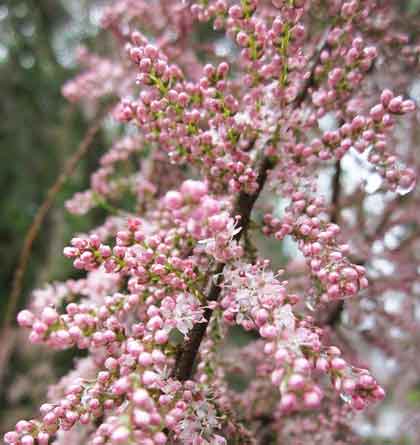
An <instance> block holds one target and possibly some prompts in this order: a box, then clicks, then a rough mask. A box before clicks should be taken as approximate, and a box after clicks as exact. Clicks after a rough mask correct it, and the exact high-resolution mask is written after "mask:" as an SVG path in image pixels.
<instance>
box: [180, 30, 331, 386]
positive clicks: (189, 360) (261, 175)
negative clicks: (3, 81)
mask: <svg viewBox="0 0 420 445" xmlns="http://www.w3.org/2000/svg"><path fill="white" fill-rule="evenodd" d="M328 32H329V30H328V29H327V31H326V32H325V33H324V36H323V38H322V39H321V42H320V44H319V45H318V47H317V50H316V54H315V57H314V59H313V62H312V66H311V74H310V76H309V77H308V79H307V80H306V82H305V83H304V85H303V86H302V89H301V91H300V93H299V94H298V95H297V97H296V99H295V100H294V103H293V105H294V108H298V107H299V106H300V105H301V104H302V103H303V101H304V100H305V99H306V96H307V93H308V90H309V88H310V87H311V86H312V85H313V84H314V74H315V67H316V65H317V64H318V61H319V57H320V53H321V51H322V50H323V49H324V48H325V46H326V44H327V43H326V41H327V36H328ZM272 167H273V165H272V162H271V160H270V159H269V158H268V157H264V158H263V159H262V160H261V162H260V165H259V167H258V176H257V184H258V188H257V190H256V191H255V192H254V193H253V194H247V193H245V192H241V193H240V194H239V196H238V198H237V200H236V203H235V206H234V209H233V212H232V214H233V215H234V216H236V215H239V216H240V220H239V228H240V229H241V230H240V231H239V232H238V233H237V234H236V235H235V237H234V239H235V240H236V241H239V240H240V238H241V237H242V234H243V233H244V232H246V230H247V228H248V225H249V222H250V217H251V213H252V209H253V207H254V204H255V202H256V201H257V199H258V197H259V195H260V193H261V191H262V189H263V188H264V185H265V182H266V180H267V175H268V170H269V169H271V168H272ZM224 267H225V264H224V263H218V264H217V265H216V267H215V270H214V271H213V274H212V277H217V278H216V279H215V280H214V279H212V278H210V284H209V291H208V293H207V302H211V301H216V300H217V299H218V298H219V295H220V292H221V287H220V281H221V279H222V278H221V276H222V272H223V269H224ZM212 312H213V311H212V310H211V309H210V308H208V307H207V308H206V309H205V311H204V319H205V321H204V322H203V323H197V324H195V325H194V327H193V329H192V330H191V332H190V335H189V338H188V340H187V341H186V342H185V343H184V345H183V347H182V349H181V352H180V353H179V355H178V357H177V359H176V363H175V368H174V375H175V377H176V378H177V379H178V380H180V381H185V380H188V379H190V378H191V376H192V373H193V368H194V362H195V358H196V356H197V353H198V350H199V348H200V344H201V341H202V339H203V337H204V335H205V333H206V329H207V326H208V324H209V321H210V318H211V316H212Z"/></svg>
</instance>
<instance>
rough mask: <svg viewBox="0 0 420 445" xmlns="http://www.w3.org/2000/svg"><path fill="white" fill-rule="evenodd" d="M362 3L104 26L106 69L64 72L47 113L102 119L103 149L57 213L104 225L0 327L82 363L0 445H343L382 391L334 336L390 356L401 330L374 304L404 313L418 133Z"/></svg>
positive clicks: (384, 41)
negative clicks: (63, 273)
mask: <svg viewBox="0 0 420 445" xmlns="http://www.w3.org/2000/svg"><path fill="white" fill-rule="evenodd" d="M377 3H380V4H381V5H380V6H378V5H377ZM383 3H384V5H382V2H375V1H362V0H351V1H341V0H339V1H338V0H328V1H326V2H324V1H317V0H312V1H310V0H273V1H269V0H240V1H239V0H238V1H236V0H235V1H233V0H232V1H230V0H229V1H228V0H208V1H196V2H188V1H172V0H171V1H170V0H153V1H142V0H138V1H132V0H117V1H115V2H112V3H111V4H110V5H109V6H108V7H106V8H105V10H104V15H103V19H102V24H103V26H104V27H105V28H106V29H108V30H109V31H110V32H111V33H112V34H113V35H114V36H115V38H116V40H117V48H118V49H119V53H118V54H117V57H116V58H115V60H114V59H111V58H110V59H109V60H108V59H104V58H99V57H98V56H94V55H93V54H90V53H88V52H87V51H82V52H81V53H80V59H81V61H82V63H83V65H84V66H85V71H84V72H83V73H82V74H81V75H79V76H78V77H76V78H75V79H74V80H71V81H69V82H68V83H67V84H66V85H65V86H64V88H63V93H64V95H65V96H66V97H67V98H68V99H69V100H72V101H77V102H88V103H89V104H90V105H92V104H93V105H94V106H95V107H100V106H101V102H102V101H103V99H105V98H107V99H109V98H110V96H111V97H114V98H115V97H118V104H117V105H116V106H115V107H114V108H113V109H112V111H111V113H110V114H111V116H112V117H113V118H114V122H115V125H119V126H120V127H121V128H122V131H121V132H120V134H121V133H122V136H121V138H120V139H117V140H115V141H114V143H113V145H112V146H111V147H110V148H109V150H108V151H107V152H106V153H105V154H103V155H102V157H101V158H100V166H99V169H98V170H97V171H95V172H94V173H93V174H92V176H91V183H90V188H89V189H88V190H86V191H84V192H80V193H77V194H76V195H75V196H74V197H73V198H72V199H70V200H69V201H68V202H67V204H66V206H67V209H68V210H69V211H70V212H72V213H74V214H78V215H84V214H85V213H87V212H88V211H89V210H91V209H92V208H94V207H96V206H99V207H102V208H104V209H105V210H107V211H108V212H109V213H110V215H109V216H108V217H107V219H106V220H105V221H104V224H103V225H102V226H100V227H97V228H95V229H93V230H92V231H91V232H90V233H86V234H77V235H76V236H75V237H74V238H72V239H71V240H70V242H69V245H68V246H67V247H65V248H64V255H65V256H66V257H67V258H68V259H70V260H71V261H72V262H73V265H74V267H75V268H76V269H78V270H79V271H81V272H82V273H83V274H84V277H83V278H80V279H78V280H68V281H66V282H63V283H53V284H51V285H49V286H48V287H46V288H45V289H41V290H37V291H35V292H34V297H33V301H32V304H31V306H30V307H29V309H25V310H23V311H21V312H20V313H19V315H18V322H19V324H20V325H21V326H23V327H25V328H27V329H29V331H30V333H29V341H30V342H32V343H37V344H44V345H46V346H48V347H51V348H56V349H67V348H78V349H83V350H86V353H87V356H86V358H83V359H81V360H79V361H78V363H77V365H76V369H75V370H74V371H73V372H72V373H70V374H69V375H68V376H67V377H64V378H63V379H62V381H61V382H60V383H59V384H58V385H57V387H54V390H51V391H50V395H49V400H48V402H47V403H46V404H44V405H42V406H41V408H40V417H39V418H38V419H36V420H31V421H19V422H18V423H17V424H16V428H15V430H14V431H11V432H9V433H7V434H6V435H5V442H6V443H7V444H11V445H48V444H55V445H65V444H66V443H69V442H68V440H70V442H71V443H72V444H74V445H82V444H91V445H106V444H110V445H120V444H121V445H122V444H124V445H125V444H127V445H128V444H143V445H165V444H168V445H169V444H185V445H225V444H249V445H251V444H257V443H258V444H264V445H266V444H269V443H279V444H280V443H286V442H285V441H284V438H285V437H288V438H290V442H287V443H291V444H296V445H297V444H302V443H309V442H308V441H307V437H308V435H310V436H311V437H312V438H313V441H314V442H313V443H314V444H315V443H316V444H318V443H319V444H321V443H322V444H323V445H325V444H330V443H331V444H332V443H335V444H337V443H341V444H344V443H349V444H350V443H354V444H356V443H358V442H357V438H356V434H355V431H352V429H351V426H350V424H351V418H352V417H351V413H352V412H353V411H355V410H356V411H361V410H363V409H365V408H368V407H372V405H373V404H374V403H375V402H378V401H381V400H382V399H383V398H384V397H385V390H384V389H383V387H382V386H381V385H380V384H379V383H378V381H377V380H376V379H375V378H374V377H373V375H374V374H375V373H374V372H373V373H372V374H371V372H370V371H369V370H368V369H367V368H368V367H369V365H375V363H372V362H370V361H369V360H368V359H364V360H363V359H362V358H360V357H359V356H358V352H359V351H358V344H357V343H358V342H357V341H356V342H354V338H353V337H352V335H350V334H354V335H359V334H360V336H361V337H363V335H365V334H366V333H367V334H366V335H365V338H364V339H363V341H364V342H366V344H367V345H372V344H373V346H372V347H375V348H379V349H380V350H381V351H385V353H387V354H388V353H389V348H390V347H391V346H389V345H390V344H391V343H392V345H394V346H393V347H395V349H396V350H398V353H396V354H400V355H403V354H406V356H407V355H409V354H411V353H412V352H413V351H415V347H413V349H410V352H407V351H405V350H404V348H401V347H400V345H401V343H403V342H404V341H405V340H407V336H408V335H410V333H412V332H413V331H415V327H416V325H417V323H418V315H416V313H417V312H418V309H419V307H418V305H417V306H416V307H414V306H415V305H416V304H417V303H413V307H411V309H410V313H411V314H412V315H410V317H411V318H409V319H407V318H405V317H404V313H402V311H398V310H394V312H392V311H391V312H390V311H388V309H387V304H388V306H389V303H387V302H388V300H387V298H389V296H388V297H387V296H386V292H388V291H390V292H391V291H392V292H395V294H398V295H399V296H400V297H401V295H402V297H401V299H402V300H403V302H404V304H405V303H407V302H408V301H411V300H409V297H410V295H411V294H413V295H414V294H416V295H418V294H419V288H418V281H417V287H416V286H415V285H414V284H413V285H412V283H415V280H416V279H417V280H418V263H419V260H420V257H419V255H418V251H417V253H416V252H415V251H414V250H415V249H414V248H413V246H415V244H416V243H418V242H419V230H418V221H416V209H417V208H418V207H417V206H418V203H417V201H418V200H419V196H418V191H417V190H415V178H416V176H417V174H418V173H419V167H418V165H420V164H419V162H418V161H419V159H418V158H419V157H418V155H416V153H415V152H414V151H413V147H414V148H415V141H414V135H415V130H416V127H417V126H418V122H417V115H416V110H415V109H416V106H415V102H414V101H413V100H412V99H410V98H409V97H408V94H409V92H410V88H412V85H411V83H410V82H411V78H410V79H409V78H407V74H406V73H402V71H404V70H403V68H401V66H403V63H410V64H411V65H412V66H415V67H416V66H417V64H418V62H419V56H418V54H419V51H418V47H417V46H413V45H409V44H408V39H404V38H402V37H401V35H402V34H396V33H397V30H398V23H399V22H398V21H397V19H396V16H395V8H396V7H395V5H394V4H393V2H391V1H384V2H383ZM376 8H379V11H380V14H379V13H378V18H377V19H373V18H372V15H374V14H376V11H377V9H376ZM387 24H388V25H391V24H392V25H393V26H395V32H391V31H388V29H387V26H386V25H387ZM203 33H204V34H206V35H207V36H210V38H211V39H210V40H209V41H207V40H206V39H204V37H203V35H204V34H203ZM398 35H399V36H400V38H399V37H398ZM209 42H210V43H209ZM396 42H399V43H398V45H399V47H398V45H397V43H396ZM400 47H403V50H401V51H400V50H399V49H398V48H400ZM396 48H397V49H396ZM416 48H417V49H416ZM396 53H398V54H396ZM397 56H398V57H401V60H400V59H398V60H397ZM402 60H404V62H403V61H402ZM387 63H389V65H390V69H392V70H394V71H396V72H397V73H398V74H397V76H398V75H401V76H403V77H402V79H400V80H399V81H398V82H394V83H392V82H393V79H389V78H387V75H386V73H385V74H384V73H383V72H382V71H384V65H385V64H387ZM398 69H399V71H397V70H398ZM388 84H389V86H390V87H392V88H393V90H394V91H395V93H394V92H392V91H391V90H390V89H388V88H387V87H386V85H388ZM417 87H418V85H417ZM115 134H117V132H115ZM349 165H350V167H349ZM361 174H363V175H364V176H360V175H361ZM354 176H355V177H356V182H357V181H359V182H358V183H357V184H356V185H354V181H355V180H354ZM360 177H362V180H360ZM371 177H374V178H376V179H377V180H378V178H379V180H378V181H379V183H380V184H379V186H378V187H377V188H376V190H375V192H374V194H369V193H368V191H367V190H366V189H367V188H366V187H365V184H363V180H364V181H365V182H368V180H369V178H371ZM325 182H327V183H328V186H327V189H328V190H325V189H326V187H325ZM413 189H414V190H413ZM409 191H413V193H412V194H410V195H407V197H405V196H404V197H401V195H406V194H407V193H408V192H409ZM372 198H373V199H374V201H372ZM369 199H370V201H369ZM399 205H403V206H404V207H403V208H402V209H401V210H400V211H398V209H399V207H398V206H399ZM270 237H272V238H271V239H270ZM267 240H269V241H268V242H269V244H270V246H271V248H270V249H267V247H266V246H267ZM407 240H408V242H406V241H407ZM290 242H292V244H293V248H287V245H288V244H287V243H290ZM289 245H290V244H289ZM264 246H265V247H264ZM268 250H270V252H272V251H273V250H274V252H275V253H274V254H272V253H270V254H268V253H267V252H268ZM291 252H292V253H291ZM269 256H272V257H273V261H270V260H268V259H266V258H267V257H269ZM280 256H282V257H283V258H282V261H281V264H282V266H281V267H282V270H280V271H278V272H277V273H275V272H274V266H273V264H277V263H278V257H280ZM287 257H291V258H290V260H289V261H287V259H288V258H287ZM416 267H417V269H416ZM390 268H391V270H393V271H395V274H397V273H398V272H401V273H404V277H405V280H398V279H397V278H396V277H395V275H394V276H393V275H392V273H389V272H388V271H389V270H390ZM283 269H284V270H283ZM402 281H404V283H403V282H402ZM393 295H394V294H392V295H391V299H392V298H393ZM407 304H408V303H407ZM373 307H374V308H377V310H376V312H375V311H374V310H372V308H373ZM401 307H402V305H401ZM416 311H417V312H416ZM419 313H420V312H419ZM339 323H342V324H343V328H342V329H341V331H340V332H338V330H336V329H335V328H336V327H337V324H339ZM369 323H370V324H369ZM366 325H368V326H369V328H367V329H366ZM394 325H396V326H398V329H399V333H398V335H396V334H395V335H394V334H392V330H391V329H387V328H386V327H387V326H394ZM342 331H345V333H344V334H343V332H342ZM238 332H239V334H238ZM346 332H347V333H349V335H345V334H346ZM235 333H236V334H235ZM235 335H236V336H239V337H240V338H242V337H246V338H247V339H248V342H249V343H248V344H247V345H246V346H244V347H242V348H234V345H235V341H237V339H235ZM383 335H389V336H390V341H389V342H388V343H389V344H388V345H386V343H387V341H385V342H384V341H382V342H381V341H379V339H380V338H381V336H383ZM391 337H393V338H391ZM372 339H373V340H372ZM391 340H392V342H391ZM361 342H362V340H361V339H359V343H361ZM365 346H366V345H365ZM387 348H388V349H387ZM234 349H235V350H234ZM364 349H365V350H367V349H368V348H367V347H365V348H364ZM392 353H394V352H392ZM405 358H407V357H405ZM402 371H403V368H402V367H401V372H402ZM395 375H396V374H395ZM243 376H245V377H246V378H245V380H246V382H247V383H246V384H245V385H244V388H241V390H236V389H235V382H236V380H235V379H239V380H240V381H241V379H242V377H243ZM381 379H383V380H384V383H385V384H388V387H390V386H392V378H391V377H388V378H387V377H384V376H379V377H378V380H381ZM232 381H233V382H234V384H233V385H231V383H232ZM236 383H237V382H236ZM299 425H301V426H302V428H299V427H298V426H299ZM334 429H336V430H337V437H344V439H343V440H342V441H341V442H336V441H335V439H334V437H335V436H334ZM289 436H290V437H289ZM340 440H341V439H340ZM347 440H348V441H347Z"/></svg>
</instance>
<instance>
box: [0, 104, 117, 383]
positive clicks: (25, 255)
mask: <svg viewBox="0 0 420 445" xmlns="http://www.w3.org/2000/svg"><path fill="white" fill-rule="evenodd" d="M108 111H109V108H106V109H105V111H103V112H102V113H100V114H99V116H98V117H97V118H96V119H95V121H94V123H93V124H92V125H91V126H90V127H89V129H88V130H87V132H86V134H85V137H84V138H83V140H82V142H81V143H80V145H79V147H78V148H77V150H76V151H75V152H74V154H73V155H72V156H71V157H70V158H69V159H68V161H67V162H66V164H65V165H64V169H63V171H62V172H61V173H60V175H59V176H58V177H57V179H56V181H55V182H54V184H53V185H52V186H51V188H50V189H49V190H48V192H47V196H46V197H45V199H44V201H43V203H42V204H41V207H39V209H38V211H37V213H36V215H35V218H34V219H33V221H32V224H31V225H30V227H29V229H28V231H27V232H26V236H25V239H24V241H23V247H22V250H21V253H20V256H19V261H18V265H17V267H16V269H15V273H14V277H13V285H12V291H11V293H10V296H9V299H8V302H7V307H6V311H5V316H4V320H3V327H2V338H3V339H6V338H8V337H9V335H10V329H11V326H12V322H13V319H14V316H15V312H16V308H17V305H18V302H19V297H20V295H21V292H22V283H23V278H24V276H25V272H26V269H27V266H28V262H29V259H30V256H31V252H32V246H33V243H34V241H35V239H36V237H37V236H38V233H39V231H40V229H41V226H42V223H43V222H44V220H45V217H46V215H47V213H48V211H49V210H50V208H51V206H52V205H53V203H54V199H55V198H56V196H57V194H58V193H59V192H60V190H61V188H62V187H63V185H64V183H65V182H66V181H67V179H68V178H69V177H70V176H71V175H72V174H73V173H74V171H75V169H76V167H77V165H78V163H79V161H80V160H81V159H82V158H83V157H84V156H85V155H86V153H87V152H88V151H89V148H90V147H91V144H92V142H93V140H94V137H95V135H96V134H97V133H98V131H99V129H100V128H101V125H102V122H103V120H104V117H105V116H106V115H107V113H108ZM10 343H11V344H10ZM12 346H13V342H6V341H4V342H2V347H1V348H0V381H1V378H2V375H3V371H4V368H5V363H6V361H7V357H8V356H9V353H10V351H11V349H12Z"/></svg>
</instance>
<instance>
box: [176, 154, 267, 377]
mask: <svg viewBox="0 0 420 445" xmlns="http://www.w3.org/2000/svg"><path fill="white" fill-rule="evenodd" d="M270 168H272V162H271V161H270V160H269V158H267V157H264V158H263V159H262V161H261V163H260V166H259V170H258V177H257V184H258V187H257V190H256V191H255V192H254V193H253V194H251V195H249V194H248V193H245V192H241V193H239V196H238V199H237V200H236V203H235V206H234V209H233V212H232V214H233V215H235V216H236V215H239V216H240V220H239V228H240V229H241V230H240V231H239V232H238V233H237V234H236V235H235V237H234V239H235V240H236V241H239V240H240V238H241V236H242V234H243V233H245V232H246V231H247V229H248V226H249V222H250V218H251V212H252V209H253V207H254V204H255V201H256V200H257V199H258V196H259V195H260V193H261V190H262V189H263V187H264V184H265V182H266V180H267V175H268V170H269V169H270ZM224 267H225V264H224V263H218V264H217V265H216V267H215V269H214V271H213V273H212V275H211V278H210V289H209V291H208V294H207V302H211V301H217V299H218V298H219V295H220V292H221V290H222V289H221V287H220V280H221V274H222V272H223V269H224ZM213 277H217V278H216V280H213ZM212 313H213V311H212V310H211V309H210V308H208V307H207V308H206V309H205V311H204V319H205V320H206V321H205V322H203V323H197V324H196V325H194V327H193V329H192V330H191V333H190V336H189V339H188V341H186V343H185V344H184V347H183V349H182V352H181V354H180V355H179V357H178V360H177V363H176V365H175V376H176V377H177V378H178V379H179V380H181V381H184V380H188V379H189V378H190V377H191V374H192V371H193V366H194V360H195V357H196V355H197V352H198V349H199V347H200V344H201V341H202V339H203V337H204V334H205V332H206V329H207V326H208V324H209V321H210V318H211V316H212Z"/></svg>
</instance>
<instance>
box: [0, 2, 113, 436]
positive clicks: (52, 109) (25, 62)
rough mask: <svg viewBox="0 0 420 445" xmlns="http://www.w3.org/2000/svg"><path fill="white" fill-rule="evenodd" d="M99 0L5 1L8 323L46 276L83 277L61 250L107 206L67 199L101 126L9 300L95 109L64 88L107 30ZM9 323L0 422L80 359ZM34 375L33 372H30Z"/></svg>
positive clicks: (2, 234) (99, 145)
mask: <svg viewBox="0 0 420 445" xmlns="http://www.w3.org/2000/svg"><path fill="white" fill-rule="evenodd" d="M99 6H100V2H95V1H89V0H74V1H73V0H63V1H58V0H23V1H20V0H6V2H4V1H2V2H0V91H1V100H0V113H1V116H2V119H1V120H0V144H1V148H0V190H1V192H0V209H1V218H0V264H1V267H0V293H1V299H0V314H1V323H2V327H3V325H4V323H5V318H7V317H8V314H9V313H10V312H13V313H12V314H10V315H11V316H12V317H13V323H14V319H15V316H16V311H17V310H19V309H21V308H22V307H24V306H25V303H26V302H27V299H28V296H29V293H30V291H31V290H32V289H34V288H35V287H38V286H40V285H42V284H43V283H45V282H46V281H52V280H60V279H63V278H67V277H71V276H73V277H75V276H76V275H75V271H74V269H73V268H72V267H71V264H70V263H69V262H68V261H65V259H64V258H63V256H62V255H61V251H62V248H63V245H64V244H65V243H66V241H67V240H68V239H69V238H70V237H71V235H72V234H73V233H74V232H77V231H82V230H85V229H88V228H89V227H92V224H93V223H94V222H95V220H97V221H99V220H100V219H101V216H102V215H101V214H100V211H99V212H96V213H95V212H93V213H92V212H91V213H90V214H89V215H88V216H86V217H83V218H78V217H75V216H72V215H71V214H69V213H68V212H66V211H65V209H64V202H65V200H66V199H68V198H70V197H71V196H72V195H73V194H74V193H75V192H76V191H78V190H83V189H84V188H86V186H87V185H88V183H89V174H90V172H91V171H92V170H93V169H94V167H95V165H96V163H97V159H98V157H99V156H100V154H101V153H102V152H103V149H104V147H105V144H104V139H105V138H106V136H105V135H104V134H101V133H99V134H96V135H95V138H94V141H93V143H92V144H91V146H90V148H89V151H88V153H87V154H86V155H85V156H84V157H83V158H82V159H81V160H80V162H79V163H78V165H77V168H76V169H75V171H74V173H73V174H72V175H71V177H70V178H68V179H67V180H66V181H65V183H64V185H63V187H62V188H61V190H60V191H59V193H58V194H57V195H56V196H55V198H54V201H53V205H52V207H51V209H50V210H49V212H48V213H47V215H46V218H45V219H44V221H43V222H42V225H41V227H40V230H39V231H38V234H37V237H36V238H35V240H34V244H33V247H32V253H31V255H30V259H29V262H28V266H27V268H26V271H25V274H24V276H23V280H22V291H21V292H20V293H19V294H20V295H19V298H18V301H17V302H16V303H17V304H16V307H15V302H11V300H10V295H11V292H12V284H13V276H14V273H15V271H16V268H17V265H18V262H19V256H20V252H21V249H22V247H23V240H24V237H25V236H26V234H27V232H28V229H29V227H30V225H31V223H32V221H33V219H34V216H35V214H36V212H37V210H38V209H39V207H40V206H41V204H42V203H43V202H44V200H45V199H46V196H47V192H48V189H49V188H50V187H51V186H52V185H53V183H54V182H55V180H56V178H57V177H58V175H59V174H60V172H61V171H62V170H63V167H64V165H65V163H66V161H67V160H68V159H69V157H70V156H71V155H72V154H73V153H74V152H75V150H76V149H77V148H78V146H79V144H80V142H81V140H82V139H83V137H84V135H85V133H86V131H87V129H88V128H89V125H91V123H90V122H89V116H86V113H84V114H82V112H81V110H80V109H79V108H78V107H77V106H74V105H72V104H69V103H68V102H67V101H66V100H65V99H64V97H63V96H62V94H61V87H62V85H63V83H64V82H65V81H66V80H67V79H69V78H71V77H72V76H74V74H75V73H76V72H77V66H76V61H75V53H76V50H77V48H78V47H79V46H80V45H85V46H87V47H92V46H93V45H94V43H95V39H96V37H97V35H98V33H99V32H100V30H99V26H98V25H99ZM14 334H16V335H22V337H23V336H25V334H24V333H23V332H15V331H14V330H13V331H8V333H7V336H6V337H7V338H5V336H4V335H3V336H2V338H1V340H0V342H1V344H2V346H6V343H8V342H9V341H10V342H11V343H12V346H11V347H12V351H11V353H10V354H8V357H7V361H8V362H7V363H6V364H5V365H6V366H5V369H3V370H2V371H4V375H3V376H2V378H3V382H2V383H3V384H1V385H0V431H1V432H2V433H3V432H4V431H5V430H7V428H9V427H10V425H12V424H13V423H14V422H15V421H16V419H18V418H21V417H24V418H26V417H28V416H29V417H31V416H32V415H33V414H34V410H35V403H36V400H37V399H38V400H39V399H45V390H46V383H48V382H50V381H55V380H56V377H57V376H58V375H61V374H64V373H65V372H66V370H68V369H69V367H70V366H71V364H72V352H70V353H67V354H66V353H62V354H60V353H59V354H51V355H49V353H48V352H47V351H46V350H44V349H42V348H40V349H37V348H33V347H31V346H29V345H28V348H27V350H22V349H21V347H22V345H25V344H27V342H26V341H21V342H18V344H19V348H17V347H16V346H13V345H16V341H15V340H16V339H11V338H9V336H13V335H14ZM28 376H30V378H28Z"/></svg>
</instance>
